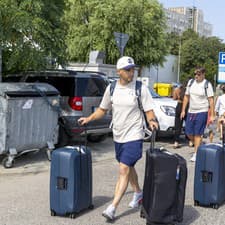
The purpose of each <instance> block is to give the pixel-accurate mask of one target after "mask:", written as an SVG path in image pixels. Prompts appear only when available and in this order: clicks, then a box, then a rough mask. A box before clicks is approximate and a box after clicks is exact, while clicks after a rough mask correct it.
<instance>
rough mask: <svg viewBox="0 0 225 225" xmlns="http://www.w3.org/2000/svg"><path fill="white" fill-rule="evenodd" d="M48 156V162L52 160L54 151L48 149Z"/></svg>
mask: <svg viewBox="0 0 225 225" xmlns="http://www.w3.org/2000/svg"><path fill="white" fill-rule="evenodd" d="M46 156H47V159H48V161H51V160H52V149H49V148H46Z"/></svg>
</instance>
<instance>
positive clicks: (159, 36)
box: [65, 0, 167, 66]
mask: <svg viewBox="0 0 225 225" xmlns="http://www.w3.org/2000/svg"><path fill="white" fill-rule="evenodd" d="M67 8H68V9H69V10H68V11H66V12H65V21H66V22H67V25H68V35H67V38H66V43H67V47H68V49H67V50H68V55H69V59H70V60H73V61H80V62H85V61H86V62H87V61H88V56H89V53H90V51H92V50H100V51H104V52H105V53H106V58H105V62H106V63H110V64H115V63H116V60H117V59H118V57H119V56H120V53H119V50H118V48H117V46H116V43H115V39H114V35H113V33H114V32H120V33H126V34H128V35H129V41H128V43H127V45H126V48H125V51H124V55H130V56H132V57H134V59H135V61H136V63H137V64H139V65H141V66H144V65H145V66H146V65H157V64H160V63H161V64H162V62H163V61H164V56H165V55H166V53H167V46H166V34H165V32H164V29H165V27H166V25H165V15H164V11H163V9H162V6H161V5H160V4H159V3H158V2H157V1H156V0H148V1H140V0H130V1H127V0H121V1H112V0H85V1H84V0H83V1H82V0H68V7H67Z"/></svg>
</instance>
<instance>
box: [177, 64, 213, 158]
mask: <svg viewBox="0 0 225 225" xmlns="http://www.w3.org/2000/svg"><path fill="white" fill-rule="evenodd" d="M206 82H207V85H206ZM213 95H214V92H213V88H212V84H211V83H210V82H209V81H207V80H206V79H205V69H204V68H202V67H198V68H196V70H195V79H194V81H193V80H189V82H188V85H187V88H186V92H185V96H184V100H183V105H182V112H181V118H184V116H185V108H186V106H187V104H188V102H189V109H188V113H187V118H186V124H185V133H186V135H187V136H188V137H189V139H190V140H191V141H192V142H193V143H194V150H195V152H194V154H193V156H192V157H191V159H190V160H191V161H192V162H195V160H196V152H197V149H198V147H199V146H200V144H201V141H202V135H203V134H204V130H205V127H206V124H207V117H208V111H209V110H210V113H209V115H210V117H209V118H208V121H209V123H212V122H213V121H214V120H215V113H214V98H213Z"/></svg>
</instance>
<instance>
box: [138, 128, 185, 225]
mask: <svg viewBox="0 0 225 225" xmlns="http://www.w3.org/2000/svg"><path fill="white" fill-rule="evenodd" d="M154 144H155V131H154V132H153V133H152V138H151V146H150V149H148V150H147V151H146V166H145V178H144V187H143V204H142V209H141V217H144V218H146V220H147V224H155V223H160V224H173V223H177V222H181V221H182V220H183V209H184V200H185V188H186V181H187V165H186V160H185V159H184V158H183V157H181V156H180V155H178V154H173V153H171V152H168V151H167V150H165V149H162V148H161V149H159V148H154Z"/></svg>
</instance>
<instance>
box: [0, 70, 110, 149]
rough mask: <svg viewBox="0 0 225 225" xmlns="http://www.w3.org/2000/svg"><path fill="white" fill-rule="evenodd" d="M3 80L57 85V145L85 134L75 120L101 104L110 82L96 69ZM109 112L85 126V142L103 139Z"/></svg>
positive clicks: (18, 75) (42, 73) (35, 73)
mask: <svg viewBox="0 0 225 225" xmlns="http://www.w3.org/2000/svg"><path fill="white" fill-rule="evenodd" d="M3 82H31V83H32V82H44V83H48V84H51V85H53V86H54V87H56V88H57V89H58V90H59V92H60V95H61V100H60V106H61V110H60V111H61V112H60V119H59V125H60V126H59V145H60V146H63V145H67V144H69V142H70V141H73V140H78V139H79V138H80V136H82V135H84V132H85V130H84V127H81V126H79V124H78V123H77V120H78V118H80V117H81V116H88V115H89V114H90V113H92V112H94V111H95V110H96V109H97V107H98V106H99V104H100V101H101V99H102V96H103V94H104V91H105V89H106V87H107V85H108V84H109V81H108V79H107V77H106V76H105V75H104V74H103V73H99V72H87V71H72V70H48V71H41V72H27V73H24V74H9V75H6V76H4V77H3ZM111 118H112V116H111V113H108V114H107V115H106V116H104V117H103V118H102V119H100V120H96V121H92V122H90V123H89V124H88V125H87V126H86V131H87V138H88V141H92V142H98V141H101V140H103V139H104V138H105V137H106V136H107V135H108V133H110V132H111V129H110V128H109V126H110V122H111Z"/></svg>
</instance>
